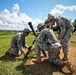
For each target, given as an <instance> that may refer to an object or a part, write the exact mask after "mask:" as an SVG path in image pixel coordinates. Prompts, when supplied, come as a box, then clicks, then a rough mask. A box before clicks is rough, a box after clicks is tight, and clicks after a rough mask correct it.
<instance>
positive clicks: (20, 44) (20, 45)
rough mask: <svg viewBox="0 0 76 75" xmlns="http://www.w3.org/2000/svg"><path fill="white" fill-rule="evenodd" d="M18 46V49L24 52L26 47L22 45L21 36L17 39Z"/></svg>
mask: <svg viewBox="0 0 76 75" xmlns="http://www.w3.org/2000/svg"><path fill="white" fill-rule="evenodd" d="M17 46H18V49H19V50H20V51H21V52H22V53H24V49H23V47H22V40H21V39H20V38H18V39H17Z"/></svg>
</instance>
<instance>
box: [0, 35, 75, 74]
mask: <svg viewBox="0 0 76 75" xmlns="http://www.w3.org/2000/svg"><path fill="white" fill-rule="evenodd" d="M12 37H13V35H2V36H0V75H32V73H34V74H33V75H43V73H42V72H41V71H34V70H33V69H31V68H28V66H25V64H26V63H27V62H28V61H30V59H31V58H32V57H33V56H34V54H35V53H34V52H31V54H30V55H29V59H28V60H27V62H26V63H24V64H21V63H22V60H18V58H17V57H16V58H14V57H13V56H11V55H5V56H4V54H5V52H6V51H7V49H8V48H9V47H10V42H11V39H12ZM26 39H27V44H28V45H29V46H30V45H31V43H32V41H33V39H34V37H33V35H29V36H28V37H27V38H26ZM73 39H76V35H72V37H71V39H70V40H73ZM69 45H72V46H76V44H72V43H69ZM22 57H23V56H21V57H19V58H22ZM59 75H62V74H59Z"/></svg>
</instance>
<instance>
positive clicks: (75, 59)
mask: <svg viewBox="0 0 76 75" xmlns="http://www.w3.org/2000/svg"><path fill="white" fill-rule="evenodd" d="M41 56H42V58H41V59H42V62H41V63H33V62H32V60H34V59H35V58H33V59H31V60H30V62H29V63H28V64H26V67H27V71H26V73H27V74H29V75H76V47H72V46H70V47H69V53H68V57H69V61H70V62H71V64H72V66H73V69H74V73H73V74H68V73H67V74H63V73H61V72H60V71H59V68H58V67H57V66H55V65H53V64H51V63H50V62H49V60H48V57H44V56H43V55H41ZM60 57H61V58H62V57H63V53H62V50H61V52H60ZM29 70H30V71H29ZM66 71H67V70H66Z"/></svg>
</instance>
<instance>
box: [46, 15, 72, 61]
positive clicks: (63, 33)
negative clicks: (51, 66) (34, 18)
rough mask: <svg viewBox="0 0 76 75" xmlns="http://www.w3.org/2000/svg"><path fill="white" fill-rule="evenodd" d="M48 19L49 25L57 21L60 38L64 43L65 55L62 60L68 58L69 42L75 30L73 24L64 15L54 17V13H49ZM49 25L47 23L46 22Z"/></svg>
mask: <svg viewBox="0 0 76 75" xmlns="http://www.w3.org/2000/svg"><path fill="white" fill-rule="evenodd" d="M47 21H48V22H49V25H51V26H52V25H53V24H54V23H55V22H56V24H57V26H58V39H59V40H60V43H61V44H62V49H63V53H64V57H63V58H62V60H64V61H67V60H68V56H67V55H68V42H69V40H70V38H71V34H72V32H73V26H72V25H71V23H70V21H69V20H68V19H66V18H64V17H58V18H54V16H53V15H51V14H49V16H48V19H47ZM46 26H47V24H46Z"/></svg>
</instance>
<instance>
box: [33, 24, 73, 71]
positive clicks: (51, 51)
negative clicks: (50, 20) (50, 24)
mask: <svg viewBox="0 0 76 75" xmlns="http://www.w3.org/2000/svg"><path fill="white" fill-rule="evenodd" d="M43 25H44V24H43V23H40V24H38V26H37V28H38V30H39V31H40V36H39V37H38V38H37V37H35V40H36V46H35V51H36V55H37V58H36V60H34V61H33V62H35V63H39V62H41V57H40V50H47V51H48V57H49V61H50V62H51V63H53V64H55V65H57V66H60V67H61V69H62V68H63V67H64V66H66V67H67V68H68V69H69V71H70V72H72V69H71V67H70V64H69V63H68V62H64V61H62V60H61V59H60V57H59V54H60V48H61V44H60V43H59V41H58V39H57V38H56V36H55V34H54V32H53V30H52V29H49V28H44V26H43Z"/></svg>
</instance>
